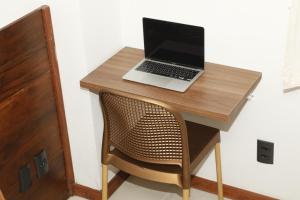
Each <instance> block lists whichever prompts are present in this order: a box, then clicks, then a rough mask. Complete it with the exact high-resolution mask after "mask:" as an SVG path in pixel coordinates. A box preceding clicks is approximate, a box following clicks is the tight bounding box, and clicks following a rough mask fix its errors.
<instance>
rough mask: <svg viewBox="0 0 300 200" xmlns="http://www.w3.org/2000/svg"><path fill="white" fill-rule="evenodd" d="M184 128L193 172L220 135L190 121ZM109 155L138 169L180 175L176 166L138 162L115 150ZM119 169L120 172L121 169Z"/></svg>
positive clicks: (214, 130)
mask: <svg viewBox="0 0 300 200" xmlns="http://www.w3.org/2000/svg"><path fill="white" fill-rule="evenodd" d="M186 127H187V132H188V141H189V152H190V162H191V167H190V168H191V171H193V170H194V169H195V168H196V167H197V165H198V164H199V163H200V162H201V161H202V160H203V159H204V158H205V156H206V155H207V154H208V153H209V152H210V151H211V150H212V149H213V148H214V146H215V144H216V143H217V142H219V141H220V134H219V130H218V129H215V128H211V127H208V126H204V125H200V124H196V123H193V122H190V121H186ZM110 154H111V155H114V156H116V157H118V158H121V159H122V160H124V161H126V162H127V163H132V164H134V165H137V166H139V167H140V168H146V169H150V170H155V171H158V172H162V173H170V174H182V169H181V167H180V166H178V165H167V164H154V163H148V162H143V161H139V160H136V159H133V158H131V157H129V156H127V155H125V154H123V153H122V152H120V151H119V150H118V149H116V148H115V149H114V150H112V151H111V152H110ZM119 167H120V168H121V170H122V167H121V166H119ZM125 171H126V170H125Z"/></svg>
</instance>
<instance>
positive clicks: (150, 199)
mask: <svg viewBox="0 0 300 200" xmlns="http://www.w3.org/2000/svg"><path fill="white" fill-rule="evenodd" d="M181 199H182V197H181V190H180V189H179V188H178V187H176V186H172V185H167V184H160V183H154V182H150V181H145V180H142V179H139V178H136V177H130V178H129V179H128V180H127V181H126V182H125V183H123V184H122V186H121V187H120V188H118V190H117V191H116V192H115V193H114V194H113V195H112V196H111V197H110V198H109V200H181ZM216 199H218V197H217V196H216V195H213V194H210V193H207V192H203V191H200V190H194V189H192V190H191V196H190V200H216ZM69 200H84V199H83V198H80V197H71V198H70V199H69ZM227 200H229V199H227Z"/></svg>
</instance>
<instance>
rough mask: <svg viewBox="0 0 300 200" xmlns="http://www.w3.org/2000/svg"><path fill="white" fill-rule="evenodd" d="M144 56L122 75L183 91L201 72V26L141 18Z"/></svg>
mask: <svg viewBox="0 0 300 200" xmlns="http://www.w3.org/2000/svg"><path fill="white" fill-rule="evenodd" d="M143 30H144V49H145V50H144V51H145V59H143V60H142V61H141V62H140V63H138V64H137V65H136V66H135V67H133V68H132V69H131V70H130V71H128V72H127V73H126V74H125V75H124V76H123V79H126V80H130V81H135V82H139V83H144V84H149V85H153V86H157V87H161V88H166V89H170V90H175V91H179V92H184V91H186V89H187V88H189V87H190V86H191V85H192V84H193V82H195V81H196V80H197V78H198V77H199V76H200V75H201V74H202V73H203V72H204V28H203V27H198V26H192V25H186V24H179V23H174V22H167V21H161V20H156V19H149V18H143Z"/></svg>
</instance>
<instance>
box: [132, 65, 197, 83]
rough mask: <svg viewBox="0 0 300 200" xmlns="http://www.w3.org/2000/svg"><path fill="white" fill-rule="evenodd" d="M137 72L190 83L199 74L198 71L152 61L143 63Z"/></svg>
mask: <svg viewBox="0 0 300 200" xmlns="http://www.w3.org/2000/svg"><path fill="white" fill-rule="evenodd" d="M136 70H138V71H142V72H148V73H151V74H156V75H161V76H167V77H171V78H176V79H180V80H184V81H190V80H192V79H193V78H194V77H195V76H196V75H197V74H198V71H195V70H191V69H185V68H180V67H175V66H172V65H168V64H163V63H157V62H151V61H145V62H143V63H142V64H141V65H140V66H138V67H137V68H136Z"/></svg>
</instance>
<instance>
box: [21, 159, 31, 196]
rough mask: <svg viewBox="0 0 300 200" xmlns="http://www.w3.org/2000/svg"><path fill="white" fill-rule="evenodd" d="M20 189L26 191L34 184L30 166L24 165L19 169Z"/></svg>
mask: <svg viewBox="0 0 300 200" xmlns="http://www.w3.org/2000/svg"><path fill="white" fill-rule="evenodd" d="M19 178H20V191H21V192H26V191H27V190H28V189H29V188H30V187H31V185H32V181H31V173H30V166H29V165H28V164H27V165H24V166H22V167H21V168H20V170H19Z"/></svg>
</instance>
